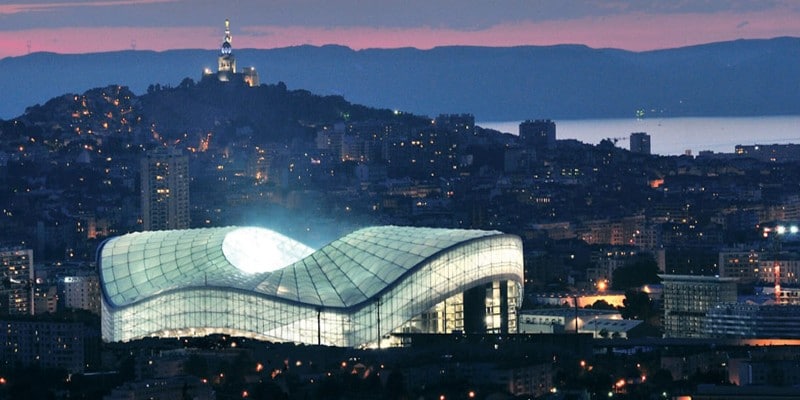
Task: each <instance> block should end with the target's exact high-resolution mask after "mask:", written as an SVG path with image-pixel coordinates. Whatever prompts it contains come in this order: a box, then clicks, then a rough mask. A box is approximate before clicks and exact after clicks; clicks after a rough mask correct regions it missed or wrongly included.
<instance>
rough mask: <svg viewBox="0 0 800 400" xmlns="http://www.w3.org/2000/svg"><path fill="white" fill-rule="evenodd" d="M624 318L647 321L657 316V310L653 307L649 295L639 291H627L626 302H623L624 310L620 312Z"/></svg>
mask: <svg viewBox="0 0 800 400" xmlns="http://www.w3.org/2000/svg"><path fill="white" fill-rule="evenodd" d="M620 312H621V314H622V318H625V319H641V320H647V319H649V318H650V317H652V316H654V315H656V310H655V308H654V307H653V301H652V300H650V296H648V295H647V293H644V292H640V291H638V290H632V289H629V290H626V291H625V300H622V309H621V310H620Z"/></svg>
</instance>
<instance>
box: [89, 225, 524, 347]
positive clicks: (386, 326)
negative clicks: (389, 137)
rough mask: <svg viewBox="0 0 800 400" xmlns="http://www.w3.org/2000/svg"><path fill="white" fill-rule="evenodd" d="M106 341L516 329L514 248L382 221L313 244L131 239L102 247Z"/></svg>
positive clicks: (234, 230) (215, 232)
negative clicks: (320, 244) (219, 335)
mask: <svg viewBox="0 0 800 400" xmlns="http://www.w3.org/2000/svg"><path fill="white" fill-rule="evenodd" d="M98 264H99V267H100V276H101V283H102V284H101V286H102V291H103V304H102V308H103V313H102V314H103V318H102V322H103V323H102V325H103V326H102V333H103V339H104V340H106V341H129V340H134V339H139V338H144V337H150V336H160V337H183V336H202V335H207V334H212V333H224V334H231V335H235V336H245V337H252V338H257V339H262V340H271V341H283V342H287V341H288V342H297V343H306V344H323V345H335V346H350V347H357V346H372V345H377V344H379V343H380V344H381V345H384V344H385V345H391V344H392V340H393V339H391V336H390V334H391V333H397V332H419V333H447V332H451V331H465V332H467V333H478V332H479V333H487V332H488V333H493V332H497V333H505V332H516V310H517V307H518V305H520V302H521V297H522V282H523V276H522V273H523V272H522V271H523V265H522V243H521V241H520V239H519V238H518V237H516V236H513V235H506V234H503V233H501V232H497V231H479V230H455V229H433V228H412V227H398V226H380V227H371V228H365V229H361V230H358V231H355V232H353V233H351V234H349V235H346V236H344V237H341V238H339V239H337V240H335V241H333V242H331V243H329V244H327V245H325V246H323V247H322V248H320V249H317V250H314V249H312V248H310V247H308V246H305V245H303V244H302V243H299V242H297V241H295V240H293V239H290V238H288V237H285V236H283V235H280V234H279V233H276V232H273V231H270V230H267V229H264V228H254V227H226V228H208V229H191V230H176V231H152V232H138V233H132V234H127V235H123V236H119V237H115V238H111V239H109V240H107V241H106V242H105V243H103V245H101V247H100V249H99V250H98Z"/></svg>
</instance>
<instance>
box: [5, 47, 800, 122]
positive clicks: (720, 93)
mask: <svg viewBox="0 0 800 400" xmlns="http://www.w3.org/2000/svg"><path fill="white" fill-rule="evenodd" d="M234 54H236V57H237V63H238V64H239V65H240V66H255V67H256V68H257V70H258V71H259V72H260V74H261V81H262V83H270V84H274V83H277V82H284V83H285V84H286V85H287V87H289V88H291V89H305V90H309V91H311V92H314V93H318V94H321V95H341V96H344V97H346V98H347V100H348V101H351V102H354V103H358V104H364V105H367V106H370V107H376V108H391V109H398V110H402V111H408V112H412V113H415V114H422V115H437V114H440V113H472V114H474V115H475V116H476V119H478V120H518V119H526V118H564V119H580V118H620V117H633V116H634V115H635V114H636V113H637V112H638V111H644V112H645V114H646V115H649V116H653V115H656V116H663V117H678V116H757V115H793V114H794V115H796V114H800V75H798V74H796V71H798V70H800V38H793V37H779V38H773V39H740V40H735V41H728V42H717V43H710V44H702V45H694V46H687V47H681V48H676V49H662V50H651V51H645V52H632V51H627V50H620V49H610V48H602V49H595V48H590V47H588V46H585V45H581V44H564V45H554V46H514V47H484V46H443V47H436V48H433V49H429V50H420V49H416V48H399V49H363V50H353V49H350V48H348V47H344V46H340V45H325V46H311V45H301V46H293V47H285V48H279V49H268V50H257V49H234ZM216 56H217V51H215V50H202V49H184V50H167V51H163V52H156V51H149V50H135V51H134V50H121V51H116V52H103V53H91V54H56V53H44V52H41V53H32V54H29V55H26V56H20V57H7V58H4V59H2V60H0V70H3V71H4V72H5V73H4V74H3V75H2V77H0V92H2V93H5V94H6V95H5V96H3V102H2V103H0V118H4V119H7V118H11V117H15V116H18V115H20V114H22V113H23V112H24V110H25V108H27V107H29V106H32V105H34V104H37V103H42V102H44V101H46V100H47V99H50V98H52V97H55V96H58V95H61V94H63V93H82V92H83V91H85V90H87V89H89V88H94V87H101V86H105V85H112V84H118V85H124V86H128V87H130V88H131V90H132V91H133V92H134V93H137V94H141V93H143V92H144V91H145V90H146V88H147V86H149V85H151V84H154V83H160V84H162V85H171V86H176V85H178V83H179V82H181V81H182V80H183V79H184V78H187V77H188V78H192V79H195V80H197V79H199V77H200V74H201V72H202V70H203V68H204V67H208V68H212V69H213V68H214V67H215V64H216ZM9 94H10V95H9Z"/></svg>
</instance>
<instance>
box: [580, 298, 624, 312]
mask: <svg viewBox="0 0 800 400" xmlns="http://www.w3.org/2000/svg"><path fill="white" fill-rule="evenodd" d="M584 308H591V309H594V310H616V309H617V308H616V307H614V306H612V305H611V304H608V302H607V301H605V300H603V299H600V300H597V301H595V302H594V303H592V305H590V306H586V307H584Z"/></svg>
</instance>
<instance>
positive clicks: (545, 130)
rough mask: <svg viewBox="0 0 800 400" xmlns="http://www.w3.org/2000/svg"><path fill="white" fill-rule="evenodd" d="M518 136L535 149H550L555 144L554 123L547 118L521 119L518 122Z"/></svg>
mask: <svg viewBox="0 0 800 400" xmlns="http://www.w3.org/2000/svg"><path fill="white" fill-rule="evenodd" d="M519 138H520V140H521V141H522V143H523V144H525V145H526V146H527V147H532V148H534V149H536V150H537V151H544V150H548V149H552V148H554V147H555V146H556V123H555V122H553V121H551V120H549V119H537V120H535V121H531V120H527V121H523V122H522V123H520V124H519Z"/></svg>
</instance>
